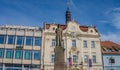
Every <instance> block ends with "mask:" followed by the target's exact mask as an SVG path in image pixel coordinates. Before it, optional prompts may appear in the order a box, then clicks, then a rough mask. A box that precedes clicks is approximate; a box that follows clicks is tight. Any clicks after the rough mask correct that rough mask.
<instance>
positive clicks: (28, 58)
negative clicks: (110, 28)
mask: <svg viewBox="0 0 120 70" xmlns="http://www.w3.org/2000/svg"><path fill="white" fill-rule="evenodd" d="M31 57H32V54H31V51H25V53H24V59H27V60H30V59H31Z"/></svg>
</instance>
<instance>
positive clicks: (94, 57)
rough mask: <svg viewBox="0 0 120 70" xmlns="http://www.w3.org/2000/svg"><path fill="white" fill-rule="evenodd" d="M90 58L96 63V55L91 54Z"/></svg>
mask: <svg viewBox="0 0 120 70" xmlns="http://www.w3.org/2000/svg"><path fill="white" fill-rule="evenodd" d="M92 59H93V63H96V55H93V56H92Z"/></svg>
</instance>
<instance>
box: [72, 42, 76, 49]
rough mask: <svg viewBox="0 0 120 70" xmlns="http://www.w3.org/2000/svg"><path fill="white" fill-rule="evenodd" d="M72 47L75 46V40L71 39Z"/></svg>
mask: <svg viewBox="0 0 120 70" xmlns="http://www.w3.org/2000/svg"><path fill="white" fill-rule="evenodd" d="M72 47H73V48H75V47H76V40H72Z"/></svg>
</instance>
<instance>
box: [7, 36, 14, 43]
mask: <svg viewBox="0 0 120 70" xmlns="http://www.w3.org/2000/svg"><path fill="white" fill-rule="evenodd" d="M8 44H15V36H8Z"/></svg>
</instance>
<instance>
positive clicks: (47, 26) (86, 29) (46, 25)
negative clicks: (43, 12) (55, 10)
mask: <svg viewBox="0 0 120 70" xmlns="http://www.w3.org/2000/svg"><path fill="white" fill-rule="evenodd" d="M50 25H51V24H45V29H49V28H50ZM56 25H57V24H56ZM60 27H61V28H62V29H63V30H64V29H66V27H67V25H60ZM79 27H80V30H82V31H83V32H87V31H88V26H79Z"/></svg>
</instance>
